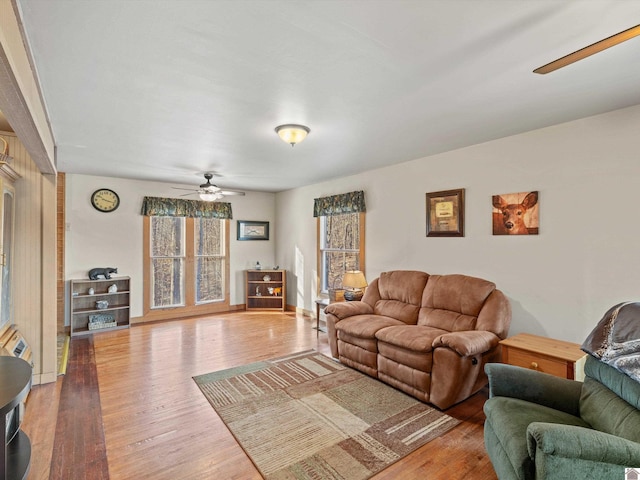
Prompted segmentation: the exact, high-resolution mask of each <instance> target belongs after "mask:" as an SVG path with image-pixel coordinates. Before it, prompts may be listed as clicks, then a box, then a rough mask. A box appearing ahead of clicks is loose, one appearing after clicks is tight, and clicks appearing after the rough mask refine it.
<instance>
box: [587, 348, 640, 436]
mask: <svg viewBox="0 0 640 480" xmlns="http://www.w3.org/2000/svg"><path fill="white" fill-rule="evenodd" d="M584 372H585V379H584V384H583V385H582V394H581V395H580V416H581V417H582V419H583V420H584V421H585V422H588V423H589V425H591V426H592V427H593V428H594V429H596V430H600V431H601V432H605V433H609V434H611V435H615V436H617V437H622V438H626V439H627V440H631V441H634V442H640V410H639V408H640V383H638V382H636V381H635V380H633V379H632V378H631V377H629V376H627V375H625V374H624V373H622V372H620V371H618V370H616V369H615V368H613V367H611V366H609V365H607V364H605V363H603V362H600V361H598V360H596V359H595V358H594V357H592V356H588V357H587V361H586V363H585V367H584Z"/></svg>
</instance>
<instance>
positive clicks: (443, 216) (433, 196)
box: [427, 188, 464, 237]
mask: <svg viewBox="0 0 640 480" xmlns="http://www.w3.org/2000/svg"><path fill="white" fill-rule="evenodd" d="M427 237H464V188H460V189H457V190H445V191H442V192H432V193H427Z"/></svg>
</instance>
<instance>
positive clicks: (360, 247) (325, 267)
mask: <svg viewBox="0 0 640 480" xmlns="http://www.w3.org/2000/svg"><path fill="white" fill-rule="evenodd" d="M364 215H365V214H364V213H346V214H342V215H329V216H319V217H318V240H319V241H318V272H319V274H320V290H321V291H322V292H327V291H328V290H329V289H334V288H335V289H340V288H342V277H343V275H344V272H346V271H347V270H364Z"/></svg>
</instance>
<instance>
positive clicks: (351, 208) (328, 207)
mask: <svg viewBox="0 0 640 480" xmlns="http://www.w3.org/2000/svg"><path fill="white" fill-rule="evenodd" d="M366 211H367V209H366V207H365V204H364V191H363V190H359V191H357V192H349V193H342V194H340V195H332V196H330V197H320V198H316V199H314V200H313V216H314V217H324V216H328V215H342V214H344V213H358V212H366Z"/></svg>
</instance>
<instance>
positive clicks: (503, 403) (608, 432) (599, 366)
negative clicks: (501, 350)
mask: <svg viewBox="0 0 640 480" xmlns="http://www.w3.org/2000/svg"><path fill="white" fill-rule="evenodd" d="M485 371H486V372H487V375H488V377H489V389H490V390H489V397H490V398H489V400H487V402H486V403H485V406H484V411H485V414H486V421H485V426H484V439H485V447H486V449H487V452H488V454H489V457H490V459H491V462H492V463H493V466H494V469H495V471H496V473H497V475H498V478H500V480H507V479H520V480H524V479H574V478H575V479H577V478H579V479H587V478H588V479H598V480H603V479H619V480H622V479H624V478H625V467H628V468H638V467H640V443H639V442H640V410H639V409H640V383H638V382H637V381H635V380H633V379H632V378H631V377H629V376H627V375H625V374H624V373H622V372H620V371H619V370H617V369H615V368H613V367H611V366H609V365H607V364H606V363H603V362H601V361H599V360H597V359H596V358H595V357H592V356H588V357H587V361H586V364H585V381H584V383H582V382H576V381H573V380H565V379H562V378H557V377H553V376H550V375H546V374H544V373H540V372H536V371H533V370H527V369H524V368H520V367H514V366H511V365H503V364H487V365H486V366H485Z"/></svg>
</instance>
